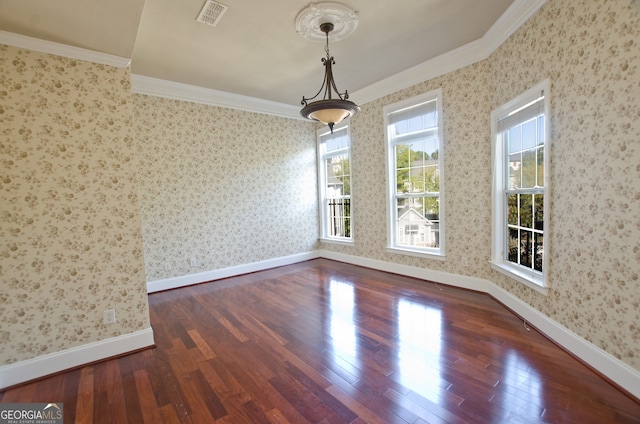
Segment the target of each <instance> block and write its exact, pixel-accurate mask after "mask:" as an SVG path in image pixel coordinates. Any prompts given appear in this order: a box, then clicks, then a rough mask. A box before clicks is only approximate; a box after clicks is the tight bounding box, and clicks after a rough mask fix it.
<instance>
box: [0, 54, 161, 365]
mask: <svg viewBox="0 0 640 424" xmlns="http://www.w3.org/2000/svg"><path fill="white" fill-rule="evenodd" d="M131 97H132V95H131V91H130V76H129V70H128V69H118V68H113V67H109V66H103V65H98V64H94V63H89V62H83V61H79V60H72V59H66V58H63V57H57V56H52V55H47V54H42V53H37V52H34V51H28V50H21V49H17V48H14V47H9V46H5V45H0V132H1V133H2V137H1V138H0V164H1V165H0V216H1V219H0V321H1V322H2V327H1V328H0V338H1V339H2V343H1V344H0V365H3V364H8V363H13V362H16V361H21V360H26V359H30V358H33V357H36V356H39V355H44V354H48V353H53V352H58V351H61V350H64V349H68V348H71V347H74V346H79V345H84V344H87V343H91V342H95V341H99V340H103V339H106V338H109V337H115V336H119V335H123V334H128V333H131V332H134V331H138V330H142V329H146V328H149V325H150V324H149V312H148V302H147V296H146V286H145V276H144V262H143V250H142V235H141V231H140V215H139V206H138V194H137V182H136V171H137V163H138V161H137V158H136V155H135V151H134V149H133V147H134V146H133V144H134V143H133V127H132V121H131V116H132V114H133V112H132V111H133V109H132V99H131ZM110 308H115V309H116V315H117V322H116V323H115V324H112V325H109V326H105V325H104V324H103V311H104V310H105V309H110Z"/></svg>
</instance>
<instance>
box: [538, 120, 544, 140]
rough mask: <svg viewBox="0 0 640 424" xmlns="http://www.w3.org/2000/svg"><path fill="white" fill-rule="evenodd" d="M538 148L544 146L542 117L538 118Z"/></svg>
mask: <svg viewBox="0 0 640 424" xmlns="http://www.w3.org/2000/svg"><path fill="white" fill-rule="evenodd" d="M537 145H538V146H543V145H544V115H540V116H538V143H537Z"/></svg>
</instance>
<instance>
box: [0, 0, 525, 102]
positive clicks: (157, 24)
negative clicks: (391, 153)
mask: <svg viewBox="0 0 640 424" xmlns="http://www.w3.org/2000/svg"><path fill="white" fill-rule="evenodd" d="M340 2H341V3H343V4H345V5H347V6H349V7H351V8H352V9H354V10H355V11H357V13H358V18H359V23H358V26H357V28H356V30H355V31H354V33H353V34H352V35H350V36H349V37H347V38H345V39H343V40H340V41H336V42H330V44H329V47H330V51H331V55H332V56H334V58H335V61H336V64H335V65H334V68H333V71H334V76H335V81H336V83H337V85H338V88H339V89H340V91H344V90H345V89H348V90H349V92H350V93H354V92H356V91H358V90H361V89H363V88H365V87H368V86H370V85H372V84H374V83H377V82H379V81H381V80H384V79H385V78H388V77H391V76H393V75H396V74H398V73H400V72H401V71H404V70H406V69H408V68H411V67H413V66H416V65H419V64H421V63H423V62H425V61H428V60H430V59H432V58H434V57H436V56H439V55H441V54H443V53H446V52H449V51H451V50H454V49H456V48H458V47H461V46H463V45H465V44H468V43H470V42H472V41H474V40H477V39H480V38H482V37H483V36H484V35H485V33H486V32H487V31H488V30H489V29H490V28H491V26H492V25H493V24H494V23H495V22H496V21H497V20H498V19H499V18H500V16H501V15H502V14H503V13H504V12H505V11H506V10H507V8H508V7H509V6H510V4H511V3H512V2H513V0H482V1H479V0H394V1H393V2H391V1H389V0H341V1H340ZM204 3H205V0H146V1H145V0H109V1H104V0H46V1H44V0H0V30H1V31H6V32H9V33H14V34H19V35H22V36H28V37H33V38H36V39H41V40H45V41H51V42H55V43H60V44H63V45H68V46H73V47H79V48H83V49H87V50H91V51H95V52H100V53H105V54H109V55H114V56H118V57H122V58H127V59H129V58H130V59H131V71H132V73H133V74H136V75H141V76H147V77H153V78H159V79H162V80H168V81H173V82H177V83H183V84H190V85H194V86H198V87H203V88H209V89H213V90H218V91H222V92H226V93H233V94H237V95H242V96H249V97H251V98H256V99H261V100H267V101H273V102H278V103H282V104H286V105H296V106H298V105H299V104H300V100H301V98H302V96H303V95H304V96H307V97H311V96H313V95H314V94H315V93H316V92H317V91H318V89H319V88H320V84H321V83H322V78H323V75H324V68H323V65H322V62H321V59H322V58H323V57H324V56H325V51H324V45H323V43H322V42H317V41H309V40H307V39H305V38H303V37H302V36H301V35H300V34H298V33H297V32H296V26H295V22H296V16H297V15H298V13H299V12H300V11H301V10H303V9H305V8H306V7H307V6H309V5H310V4H311V2H309V1H308V0H260V1H246V0H220V3H223V4H224V5H226V6H227V7H228V9H227V10H226V12H225V14H224V15H223V16H222V18H221V20H220V21H219V23H218V24H217V26H215V27H212V26H208V25H205V24H202V23H199V22H196V18H197V17H198V14H199V12H200V10H201V9H202V7H203V5H204ZM352 99H353V100H354V101H356V102H357V101H358V99H357V98H354V97H353V96H352Z"/></svg>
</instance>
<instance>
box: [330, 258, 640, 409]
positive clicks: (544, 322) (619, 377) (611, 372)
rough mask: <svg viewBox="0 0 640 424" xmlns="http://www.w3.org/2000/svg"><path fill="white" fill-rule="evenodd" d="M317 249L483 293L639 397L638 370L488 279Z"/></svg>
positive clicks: (378, 267) (369, 264)
mask: <svg viewBox="0 0 640 424" xmlns="http://www.w3.org/2000/svg"><path fill="white" fill-rule="evenodd" d="M318 253H319V256H320V257H322V258H327V259H332V260H336V261H341V262H346V263H350V264H353V265H360V266H364V267H367V268H372V269H377V270H380V271H386V272H392V273H395V274H400V275H406V276H409V277H414V278H420V279H423V280H429V281H435V282H438V283H442V284H446V285H449V286H453V287H460V288H464V289H470V290H476V291H479V292H483V293H487V294H488V295H490V296H492V297H493V298H494V299H496V300H497V301H499V302H501V303H502V304H503V305H505V306H506V307H507V308H509V309H510V310H511V311H513V312H514V313H516V314H517V315H519V316H521V317H522V318H523V319H525V320H527V322H528V323H530V324H531V325H533V326H534V327H536V328H537V329H538V330H540V331H541V332H542V333H543V334H544V335H546V336H547V337H549V338H550V339H551V340H553V341H554V342H555V343H557V344H558V345H560V346H562V347H563V348H564V349H566V350H567V351H568V352H571V354H573V355H574V356H575V357H577V358H579V359H580V360H581V361H583V362H584V363H586V364H588V365H589V366H591V367H592V368H593V369H595V370H597V371H598V372H599V373H601V374H602V375H604V376H605V377H607V378H608V379H609V380H611V381H612V382H614V383H615V384H617V385H618V386H620V387H621V388H623V389H624V390H626V391H627V392H628V393H630V394H632V395H633V396H635V397H636V398H638V399H640V371H638V370H636V369H634V368H632V367H630V366H629V365H627V364H625V363H624V362H622V361H620V360H619V359H618V358H616V357H614V356H612V355H611V354H609V353H607V352H605V351H604V350H602V349H600V348H599V347H597V346H596V345H594V344H592V343H590V342H588V341H586V340H585V339H583V338H582V337H580V336H578V335H577V334H575V333H574V332H572V331H570V330H569V329H567V328H566V327H563V326H562V325H560V324H559V323H557V322H556V321H554V320H553V319H551V318H549V317H548V316H546V315H544V314H542V313H541V312H540V311H538V310H537V309H535V308H533V307H531V306H530V305H529V304H527V303H525V302H523V301H522V300H520V299H518V298H517V297H515V296H513V295H512V294H511V293H509V292H507V291H506V290H504V289H502V288H501V287H499V286H498V285H496V284H494V283H492V282H491V281H489V280H485V279H482V278H476V277H468V276H463V275H456V274H450V273H446V272H441V271H433V270H428V269H423V268H417V267H412V266H407V265H399V264H394V263H389V262H384V261H377V260H373V259H367V258H362V257H358V256H350V255H344V254H341V253H335V252H329V251H318Z"/></svg>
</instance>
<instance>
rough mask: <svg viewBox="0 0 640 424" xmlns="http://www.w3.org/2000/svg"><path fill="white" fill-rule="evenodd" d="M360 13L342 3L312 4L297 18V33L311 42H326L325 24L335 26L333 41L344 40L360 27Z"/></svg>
mask: <svg viewBox="0 0 640 424" xmlns="http://www.w3.org/2000/svg"><path fill="white" fill-rule="evenodd" d="M358 22H359V20H358V12H356V11H355V10H353V9H351V8H350V7H349V6H345V5H344V4H341V3H335V2H323V3H311V4H310V5H309V6H307V7H306V8H305V9H303V10H301V11H300V13H298V16H296V32H297V33H298V34H300V35H301V36H302V37H304V38H306V39H307V40H310V41H319V42H324V41H325V38H326V33H325V32H324V31H322V30H321V29H320V25H322V24H324V23H331V24H333V30H332V31H331V41H340V40H344V39H345V38H347V37H348V36H350V35H351V34H353V31H355V30H356V28H357V27H358Z"/></svg>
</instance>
